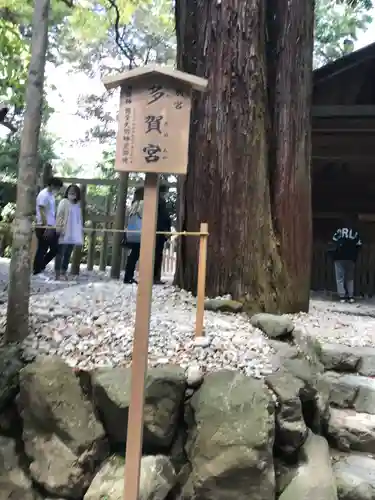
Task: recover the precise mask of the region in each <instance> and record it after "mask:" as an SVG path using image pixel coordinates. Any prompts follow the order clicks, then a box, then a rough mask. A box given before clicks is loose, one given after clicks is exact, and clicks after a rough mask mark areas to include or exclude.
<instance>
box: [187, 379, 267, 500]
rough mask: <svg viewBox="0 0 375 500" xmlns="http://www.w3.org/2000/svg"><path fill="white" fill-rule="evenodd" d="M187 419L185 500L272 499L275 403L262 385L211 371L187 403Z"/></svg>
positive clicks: (253, 380) (260, 382) (250, 380)
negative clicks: (195, 499)
mask: <svg viewBox="0 0 375 500" xmlns="http://www.w3.org/2000/svg"><path fill="white" fill-rule="evenodd" d="M186 421H187V423H188V440H187V444H186V452H187V455H188V459H189V462H190V464H191V466H192V471H191V474H190V477H189V479H188V481H187V483H186V485H185V487H184V490H183V492H182V494H181V496H180V498H181V499H188V498H202V499H203V498H205V499H215V500H234V499H235V500H249V499H250V498H251V499H252V500H269V499H270V498H274V495H275V478H274V469H273V456H272V449H273V440H274V416H273V404H272V401H271V396H270V393H269V391H268V389H267V387H266V386H265V384H264V383H263V382H262V381H260V380H255V379H252V378H248V377H246V376H244V375H242V374H240V373H238V372H233V371H226V370H223V371H219V372H214V373H209V374H208V375H206V377H205V379H204V382H203V384H202V386H201V387H200V388H199V390H198V391H196V392H195V394H194V395H193V397H192V398H191V400H190V403H189V404H188V407H187V411H186Z"/></svg>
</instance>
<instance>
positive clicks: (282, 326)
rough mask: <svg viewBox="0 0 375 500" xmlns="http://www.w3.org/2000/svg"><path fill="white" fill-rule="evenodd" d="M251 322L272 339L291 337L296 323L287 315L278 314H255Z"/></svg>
mask: <svg viewBox="0 0 375 500" xmlns="http://www.w3.org/2000/svg"><path fill="white" fill-rule="evenodd" d="M250 322H251V324H252V325H253V326H255V327H256V328H259V329H260V330H262V332H263V333H265V334H266V335H267V336H268V337H270V338H271V339H276V338H285V337H291V334H292V332H293V330H294V324H293V321H292V320H291V319H289V318H287V317H286V316H278V315H277V314H268V313H259V314H255V315H254V316H253V317H252V318H251V320H250Z"/></svg>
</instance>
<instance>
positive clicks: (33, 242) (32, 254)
mask: <svg viewBox="0 0 375 500" xmlns="http://www.w3.org/2000/svg"><path fill="white" fill-rule="evenodd" d="M37 246H38V240H37V237H36V234H35V231H34V230H33V234H32V236H31V247H30V271H31V273H32V272H33V266H34V258H35V254H36V249H37Z"/></svg>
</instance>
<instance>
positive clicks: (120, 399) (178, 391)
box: [92, 365, 186, 449]
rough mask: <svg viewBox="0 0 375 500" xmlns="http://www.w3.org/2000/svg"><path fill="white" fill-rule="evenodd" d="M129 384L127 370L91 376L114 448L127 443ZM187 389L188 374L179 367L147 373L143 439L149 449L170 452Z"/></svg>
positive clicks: (96, 399) (94, 394)
mask: <svg viewBox="0 0 375 500" xmlns="http://www.w3.org/2000/svg"><path fill="white" fill-rule="evenodd" d="M130 380H131V372H130V369H128V368H109V369H103V370H98V371H97V372H95V373H94V374H93V376H92V387H93V397H94V401H95V404H96V406H97V408H98V410H99V412H100V414H101V415H102V418H103V422H104V426H105V428H106V430H107V434H108V436H109V439H110V440H111V441H112V442H113V443H115V444H121V443H124V442H125V441H126V423H127V417H128V411H129V405H130ZM185 388H186V379H185V373H184V371H183V370H182V369H180V368H179V367H177V366H173V365H169V366H163V367H158V368H150V369H149V370H148V372H147V377H146V387H145V413H144V426H145V428H144V435H143V439H144V445H145V446H146V448H147V447H149V448H151V449H155V448H157V449H160V448H168V447H169V446H170V445H171V444H172V440H173V437H174V435H175V433H176V430H177V424H178V416H179V414H180V411H181V406H182V404H183V402H184V396H185Z"/></svg>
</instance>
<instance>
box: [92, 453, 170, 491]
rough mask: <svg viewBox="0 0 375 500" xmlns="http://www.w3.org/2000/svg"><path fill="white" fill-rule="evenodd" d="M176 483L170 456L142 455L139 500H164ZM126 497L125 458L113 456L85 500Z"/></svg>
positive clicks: (98, 474) (101, 470)
mask: <svg viewBox="0 0 375 500" xmlns="http://www.w3.org/2000/svg"><path fill="white" fill-rule="evenodd" d="M175 482H176V474H175V471H174V469H173V466H172V464H171V462H170V460H169V458H167V457H164V456H162V455H157V456H152V455H148V456H145V457H143V458H142V461H141V474H140V485H139V497H138V498H139V500H164V499H165V498H166V497H167V495H168V494H169V492H170V491H171V489H172V488H173V487H174V484H175ZM123 498H124V459H123V458H121V457H118V456H112V457H111V458H109V459H108V460H107V461H106V462H105V463H104V464H103V466H102V467H101V469H100V470H99V472H98V473H97V475H96V476H95V478H94V480H93V482H92V483H91V485H90V488H89V489H88V491H87V493H86V495H85V496H84V500H99V499H105V500H122V499H123Z"/></svg>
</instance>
